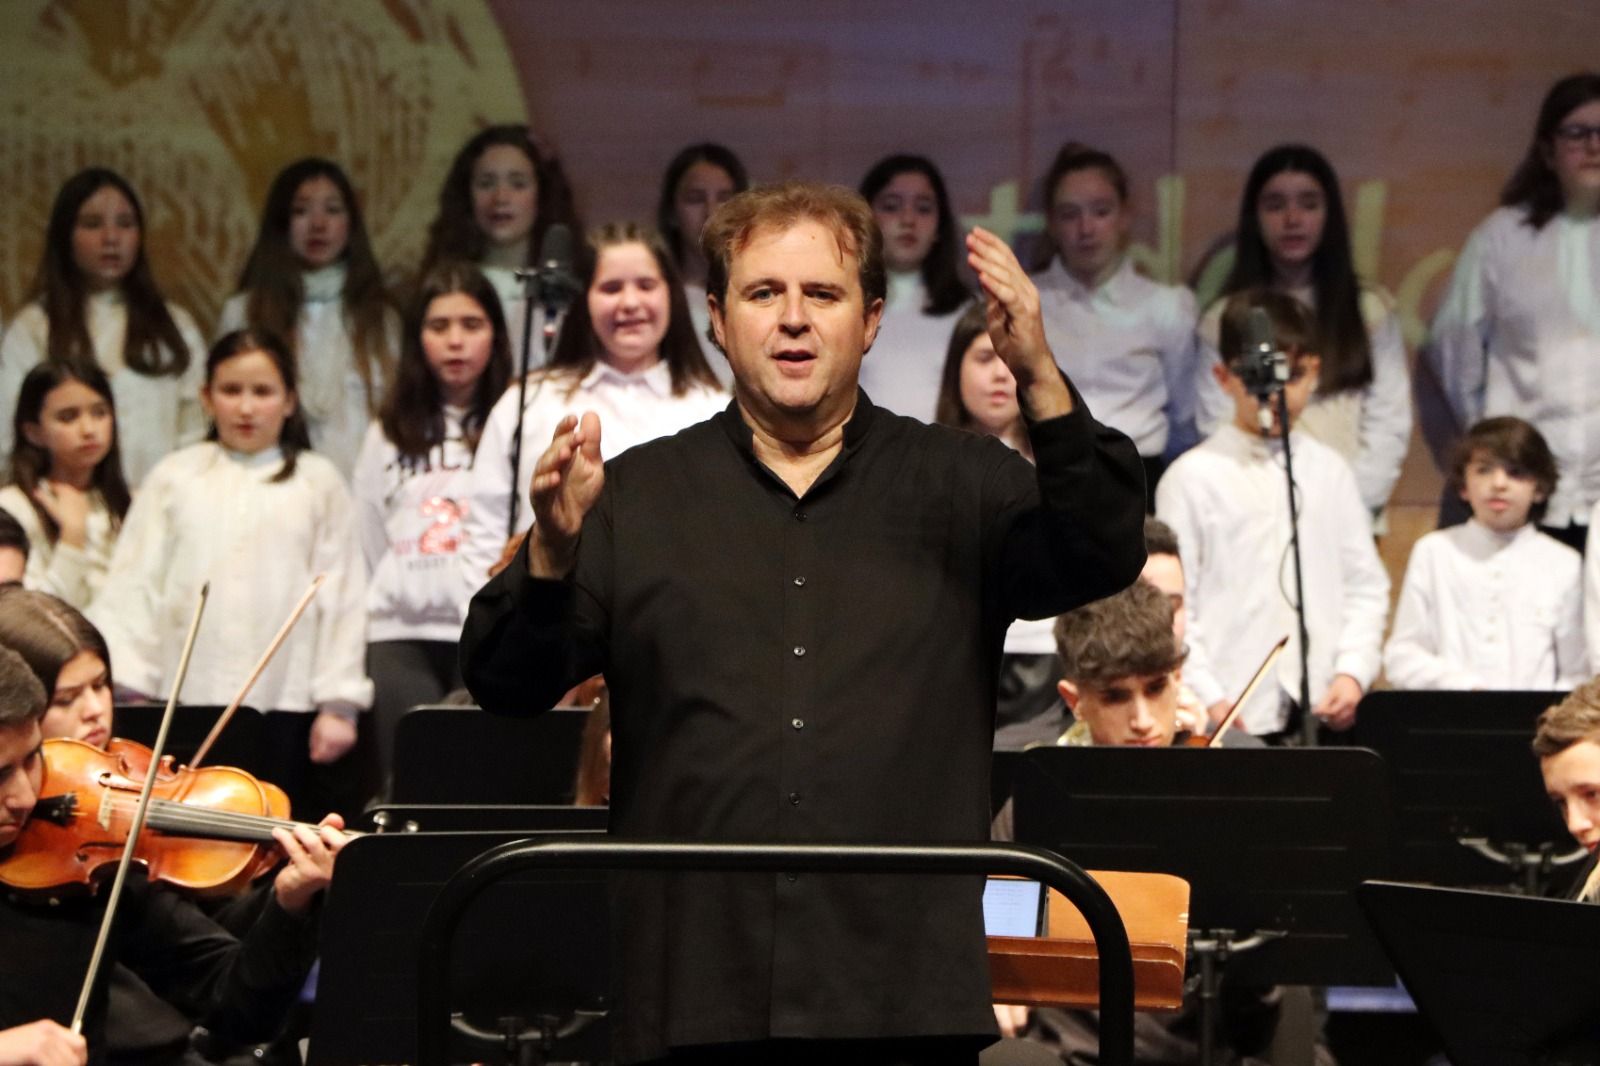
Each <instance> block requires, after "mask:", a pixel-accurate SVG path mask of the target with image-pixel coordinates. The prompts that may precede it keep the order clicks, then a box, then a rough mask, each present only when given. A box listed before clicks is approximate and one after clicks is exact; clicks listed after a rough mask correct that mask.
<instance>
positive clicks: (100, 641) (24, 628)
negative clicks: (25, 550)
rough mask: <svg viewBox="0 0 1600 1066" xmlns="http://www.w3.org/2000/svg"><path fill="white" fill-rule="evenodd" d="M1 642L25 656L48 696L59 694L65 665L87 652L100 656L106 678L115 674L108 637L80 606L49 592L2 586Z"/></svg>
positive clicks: (0, 602)
mask: <svg viewBox="0 0 1600 1066" xmlns="http://www.w3.org/2000/svg"><path fill="white" fill-rule="evenodd" d="M0 646H3V647H7V648H10V649H11V650H12V651H14V652H16V653H17V654H18V655H19V656H21V657H22V661H23V662H25V663H27V664H28V669H29V670H31V671H33V676H35V677H37V678H38V679H39V683H40V684H41V685H43V686H44V689H45V696H46V698H47V699H51V698H53V697H54V696H55V691H56V681H57V679H59V678H60V676H61V668H62V667H63V666H66V665H67V663H69V662H71V661H72V660H73V659H74V658H76V657H77V656H78V655H80V654H82V653H83V652H90V653H92V654H94V655H97V656H99V657H100V661H101V662H102V663H104V664H105V667H106V679H107V680H108V681H109V680H110V677H111V649H110V648H108V647H107V646H106V638H105V637H103V636H101V634H100V630H98V629H96V628H95V626H94V623H93V622H90V621H89V620H88V619H87V618H85V617H84V616H83V614H82V612H80V611H79V610H78V609H77V608H75V607H73V606H72V605H71V604H70V603H67V602H66V601H65V600H62V599H59V598H57V597H55V596H52V595H50V594H49V593H48V592H36V591H34V590H33V589H25V588H21V587H20V586H14V587H11V588H6V589H4V590H0Z"/></svg>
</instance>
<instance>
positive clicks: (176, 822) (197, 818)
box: [110, 798, 300, 836]
mask: <svg viewBox="0 0 1600 1066" xmlns="http://www.w3.org/2000/svg"><path fill="white" fill-rule="evenodd" d="M110 806H111V810H112V811H113V812H114V813H126V812H129V811H132V810H133V809H134V808H135V807H136V806H137V803H136V801H134V800H131V799H123V798H113V799H112V800H111V803H110ZM150 808H151V814H153V815H157V816H158V819H157V828H162V827H169V828H174V829H175V828H186V829H206V828H227V829H237V830H254V831H257V832H262V833H265V834H267V835H269V836H270V831H271V830H273V829H278V828H282V829H291V830H292V829H293V828H294V827H295V826H296V825H299V824H300V823H298V822H295V821H291V820H288V819H283V818H273V817H270V816H267V815H260V814H245V813H243V812H242V811H222V810H209V809H206V808H201V807H194V806H191V805H189V804H186V803H179V802H177V801H175V800H153V801H152V802H151V804H150Z"/></svg>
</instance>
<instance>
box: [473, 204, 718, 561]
mask: <svg viewBox="0 0 1600 1066" xmlns="http://www.w3.org/2000/svg"><path fill="white" fill-rule="evenodd" d="M583 254H584V257H585V258H586V259H587V260H588V263H587V264H586V265H585V267H584V271H583V273H584V277H585V293H584V297H583V298H582V299H580V300H576V301H574V303H573V305H572V309H571V310H570V311H568V312H567V318H566V321H565V323H564V324H563V325H562V329H561V337H560V339H559V340H558V341H557V342H556V349H555V352H554V354H553V355H552V356H551V360H550V365H549V366H548V367H545V368H543V369H540V370H536V371H534V373H533V374H532V375H530V376H529V379H528V386H527V392H526V396H524V395H523V394H522V390H521V389H520V388H519V386H518V384H517V383H515V382H513V383H512V385H511V386H510V387H509V388H507V389H506V391H505V394H504V395H503V396H501V398H500V402H499V403H497V404H495V406H494V410H493V411H491V412H490V413H489V421H488V424H486V425H485V426H484V428H483V437H482V439H480V440H479V442H478V451H477V456H476V458H475V459H474V461H473V464H472V489H471V493H470V497H469V502H468V507H467V516H466V521H465V530H466V545H465V546H464V547H463V548H462V551H461V561H462V566H463V569H462V574H463V576H464V578H465V581H466V590H467V591H468V592H476V591H477V590H478V588H479V587H481V586H482V585H483V583H484V582H485V581H487V580H488V575H489V567H490V566H491V565H493V564H494V563H495V561H496V560H498V559H499V558H500V556H501V553H502V550H503V549H504V547H505V545H506V541H507V538H508V537H509V536H510V535H512V534H515V533H521V532H523V531H525V530H527V528H528V527H529V526H531V525H532V524H533V508H532V507H531V506H530V504H529V502H528V481H529V479H530V478H531V477H532V476H533V465H534V463H535V462H537V461H538V458H539V456H540V455H542V454H543V453H544V450H545V449H546V448H548V447H549V446H550V440H551V438H552V437H553V436H554V434H555V428H556V424H557V423H558V422H560V421H561V419H562V418H564V417H566V416H567V415H569V414H580V413H582V412H585V411H593V412H595V413H596V414H598V415H599V416H600V424H601V425H602V426H603V427H604V432H603V434H602V436H601V438H600V450H601V454H602V456H603V457H604V458H606V459H610V458H611V457H612V456H614V455H617V454H619V453H621V452H623V451H625V450H627V449H628V448H631V447H633V446H634V445H635V444H642V443H644V442H645V441H649V440H654V439H655V438H657V437H664V436H668V435H669V434H672V433H676V432H677V431H678V430H680V429H683V428H685V427H687V426H691V425H693V424H694V423H696V422H701V421H704V420H705V419H707V418H710V417H711V416H712V415H714V414H716V413H717V412H718V411H720V410H722V409H723V408H724V407H726V406H727V404H728V395H727V393H725V392H723V391H722V388H721V386H720V385H719V384H718V382H717V378H716V375H715V374H713V373H712V372H711V367H710V366H708V365H707V364H706V358H705V355H704V354H703V353H702V352H701V350H700V343H699V341H698V340H697V339H696V337H695V336H694V326H693V325H692V324H691V322H690V318H689V309H688V306H687V304H686V303H685V302H684V296H683V286H682V285H680V284H679V283H678V271H677V267H676V266H674V264H673V262H672V257H671V256H670V255H668V254H667V249H666V245H665V244H663V243H662V241H661V238H660V237H659V236H657V235H656V233H655V231H654V230H652V229H650V228H649V227H648V226H640V225H637V224H635V223H631V222H629V223H614V224H608V225H605V226H601V227H600V228H598V229H596V230H593V231H591V232H590V233H589V236H588V240H587V241H586V244H585V248H584V252H583ZM519 423H520V425H521V427H522V429H521V434H522V436H521V455H520V458H519V460H518V462H517V471H516V476H515V477H513V476H512V444H513V438H514V436H515V435H516V433H517V426H518V425H519ZM513 493H515V495H516V500H517V503H516V521H515V523H514V524H512V523H511V521H510V519H511V509H512V503H511V499H512V494H513Z"/></svg>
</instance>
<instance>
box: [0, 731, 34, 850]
mask: <svg viewBox="0 0 1600 1066" xmlns="http://www.w3.org/2000/svg"><path fill="white" fill-rule="evenodd" d="M43 743H44V740H43V736H42V734H40V732H39V720H38V719H37V718H34V719H31V720H29V721H27V722H23V723H20V724H18V725H8V726H0V848H5V847H10V846H11V845H12V844H14V843H15V842H16V839H17V837H18V836H19V835H21V833H22V827H23V826H25V825H27V824H28V816H29V815H31V814H32V813H33V805H34V804H35V803H37V802H38V801H39V787H40V785H42V784H43V783H44V753H43V752H42V751H41V750H40V745H41V744H43Z"/></svg>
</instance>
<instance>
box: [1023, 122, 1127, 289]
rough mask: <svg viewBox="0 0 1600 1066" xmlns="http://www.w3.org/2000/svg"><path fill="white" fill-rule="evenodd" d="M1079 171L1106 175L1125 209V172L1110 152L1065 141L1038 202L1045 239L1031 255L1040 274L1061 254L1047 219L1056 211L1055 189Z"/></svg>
mask: <svg viewBox="0 0 1600 1066" xmlns="http://www.w3.org/2000/svg"><path fill="white" fill-rule="evenodd" d="M1080 170H1098V171H1099V172H1100V173H1101V174H1103V175H1105V179H1106V180H1107V181H1109V182H1110V183H1111V188H1112V189H1113V190H1114V191H1115V192H1116V194H1117V203H1118V204H1120V205H1122V206H1124V207H1126V206H1127V203H1128V172H1127V171H1126V170H1123V169H1122V164H1121V163H1119V162H1117V159H1116V157H1115V156H1113V155H1112V154H1111V153H1110V152H1103V151H1101V150H1100V149H1098V148H1090V147H1089V146H1088V145H1086V144H1079V143H1078V142H1077V141H1068V142H1067V143H1066V144H1063V145H1062V146H1061V147H1060V148H1059V149H1058V150H1057V151H1056V157H1055V159H1053V160H1051V162H1050V169H1049V170H1047V171H1045V173H1044V185H1043V187H1042V188H1041V190H1040V196H1039V202H1040V203H1042V204H1043V205H1044V215H1045V227H1044V238H1043V240H1041V241H1040V242H1039V245H1038V251H1037V252H1036V253H1035V254H1034V258H1033V266H1032V269H1034V270H1043V269H1045V268H1046V267H1048V266H1049V265H1050V260H1052V259H1054V258H1055V257H1056V253H1057V252H1059V251H1060V249H1059V248H1057V247H1056V239H1055V235H1054V231H1053V230H1051V228H1050V223H1049V219H1050V216H1051V215H1053V214H1054V213H1055V208H1056V186H1057V185H1060V184H1061V179H1062V178H1064V177H1066V176H1067V175H1068V174H1076V173H1077V172H1078V171H1080Z"/></svg>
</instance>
